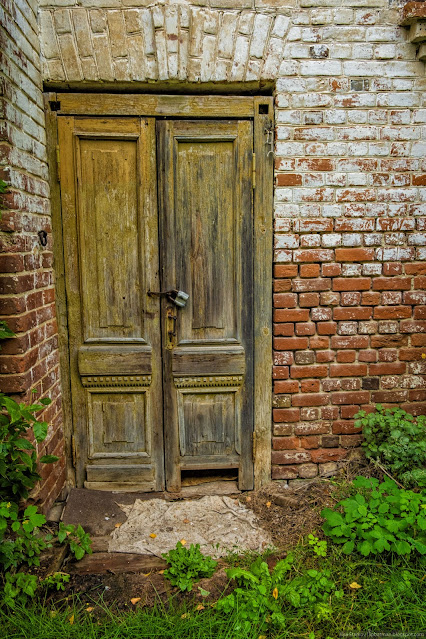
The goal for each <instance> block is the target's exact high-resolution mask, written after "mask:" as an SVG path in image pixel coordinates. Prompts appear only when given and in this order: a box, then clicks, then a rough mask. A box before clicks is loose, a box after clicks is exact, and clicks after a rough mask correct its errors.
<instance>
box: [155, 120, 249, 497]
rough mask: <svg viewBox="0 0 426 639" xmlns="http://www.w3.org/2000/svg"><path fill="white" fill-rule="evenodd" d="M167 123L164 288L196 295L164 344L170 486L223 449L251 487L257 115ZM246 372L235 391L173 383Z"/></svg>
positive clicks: (163, 141)
mask: <svg viewBox="0 0 426 639" xmlns="http://www.w3.org/2000/svg"><path fill="white" fill-rule="evenodd" d="M157 127H158V132H159V153H158V158H159V167H158V170H159V193H160V216H161V217H160V237H161V247H162V264H163V283H162V287H163V289H164V290H167V289H168V288H178V289H181V290H184V291H186V292H188V293H189V294H190V298H189V300H188V302H187V305H186V307H185V308H183V309H181V310H178V311H177V322H176V337H175V340H174V343H173V344H172V348H168V347H167V345H166V346H165V347H164V348H163V357H164V360H165V370H164V398H165V403H164V407H165V422H166V423H167V429H166V432H165V435H166V478H167V487H168V489H169V490H171V491H178V490H179V489H180V465H181V464H184V463H186V460H187V458H190V457H194V458H196V460H197V464H198V465H199V466H200V465H202V464H203V463H204V462H206V463H207V462H208V463H209V464H211V463H212V461H211V459H212V458H214V457H215V455H216V457H217V459H218V460H219V459H220V462H219V461H218V463H223V459H222V458H223V457H225V458H226V457H227V456H228V457H229V456H232V455H234V454H235V455H238V456H239V458H240V464H239V467H240V473H239V484H240V487H241V488H245V489H249V488H251V487H252V485H253V468H252V459H251V432H252V429H253V410H252V409H253V404H252V393H251V390H252V379H253V368H252V366H253V364H252V362H253V359H252V358H253V354H252V343H253V342H252V330H253V327H252V323H251V322H252V315H253V312H252V307H251V289H252V276H253V265H252V259H253V257H252V182H251V180H252V144H253V129H252V123H251V122H248V121H232V120H221V121H216V120H215V121H205V120H201V121H197V120H187V121H179V120H177V121H176V120H173V121H164V122H158V124H157ZM231 344H235V346H234V347H233V348H232V347H231V346H230V345H231ZM242 373H244V382H243V384H242V387H241V388H238V391H235V390H234V391H233V392H230V391H229V389H227V392H224V391H223V389H221V388H220V387H219V388H218V387H217V386H216V385H215V384H212V387H211V388H208V382H207V383H206V384H205V386H206V388H202V389H200V390H197V391H196V392H195V391H189V390H185V391H181V390H177V389H176V388H175V385H174V384H173V377H174V376H176V375H179V376H185V377H188V376H197V375H206V376H218V375H221V374H230V375H238V374H242ZM243 442H244V444H243ZM243 458H244V459H243ZM228 461H229V460H228ZM209 467H211V466H209ZM219 467H220V466H219Z"/></svg>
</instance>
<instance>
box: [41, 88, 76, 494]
mask: <svg viewBox="0 0 426 639" xmlns="http://www.w3.org/2000/svg"><path fill="white" fill-rule="evenodd" d="M55 100H56V94H55V93H45V94H44V106H45V117H46V148H47V154H48V156H47V160H48V165H49V187H50V208H51V215H52V236H53V256H54V265H55V297H56V319H57V322H58V336H59V365H60V371H61V393H62V415H63V425H64V437H65V455H66V457H67V460H66V461H67V464H66V477H67V480H66V483H67V486H73V485H75V481H76V477H75V468H74V466H73V464H72V434H73V411H72V397H71V371H70V360H69V334H68V309H67V296H66V285H65V259H64V237H63V227H62V218H61V191H60V186H59V177H60V176H59V167H58V154H57V149H58V122H57V115H56V113H55V112H52V111H51V110H50V108H49V102H50V101H55Z"/></svg>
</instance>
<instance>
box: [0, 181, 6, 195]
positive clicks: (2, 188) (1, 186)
mask: <svg viewBox="0 0 426 639" xmlns="http://www.w3.org/2000/svg"><path fill="white" fill-rule="evenodd" d="M6 189H7V182H5V181H4V180H0V194H2V193H6Z"/></svg>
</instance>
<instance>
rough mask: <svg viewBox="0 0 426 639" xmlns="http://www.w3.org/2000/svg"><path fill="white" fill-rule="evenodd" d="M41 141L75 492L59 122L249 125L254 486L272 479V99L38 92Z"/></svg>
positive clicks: (69, 480)
mask: <svg viewBox="0 0 426 639" xmlns="http://www.w3.org/2000/svg"><path fill="white" fill-rule="evenodd" d="M44 102H45V113H46V134H47V150H48V164H49V180H50V188H51V215H52V235H53V255H54V267H55V280H56V307H57V320H58V333H59V346H60V369H61V383H62V397H63V400H64V401H63V414H64V431H65V441H66V449H65V451H66V455H67V462H68V463H67V484H68V485H76V484H77V485H79V481H78V478H76V476H75V468H74V466H75V459H73V457H74V454H73V419H72V410H71V384H70V358H69V343H68V320H67V299H66V292H65V260H64V252H63V246H64V238H63V228H62V212H61V197H60V196H61V193H60V183H59V178H58V176H59V170H58V169H59V167H58V153H57V150H58V146H57V145H58V126H57V118H58V117H60V116H61V115H76V116H79V115H80V116H91V115H93V116H121V117H123V116H132V115H133V116H154V117H158V118H161V117H163V118H164V117H168V118H179V119H182V118H188V119H197V118H203V119H208V118H215V119H218V118H226V119H232V118H238V119H244V118H247V119H251V120H253V130H254V135H253V152H254V155H255V162H254V163H253V168H254V180H255V184H254V197H253V209H254V210H253V235H254V237H253V242H254V246H253V258H254V264H255V268H254V278H253V299H254V308H253V326H254V336H253V338H254V339H253V343H254V388H253V397H254V431H253V460H254V486H255V488H256V489H257V488H259V487H260V486H262V485H263V484H265V483H267V482H268V481H270V480H271V411H272V267H273V231H272V218H273V158H274V155H273V135H274V118H273V108H274V107H273V98H272V97H269V96H227V95H201V96H200V95H152V94H151V95H143V94H128V95H123V94H107V93H60V92H58V93H45V94H44Z"/></svg>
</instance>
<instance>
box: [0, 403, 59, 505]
mask: <svg viewBox="0 0 426 639" xmlns="http://www.w3.org/2000/svg"><path fill="white" fill-rule="evenodd" d="M50 403H51V400H50V399H48V398H45V399H40V401H39V402H38V403H37V404H31V405H29V406H27V405H26V404H18V403H17V402H15V401H14V400H13V399H12V398H11V397H7V396H6V395H3V394H0V499H1V500H4V501H9V500H11V499H12V500H16V499H18V500H19V499H26V498H27V497H28V495H29V491H30V490H31V489H32V488H34V486H35V485H36V483H37V482H38V481H39V480H40V479H41V477H40V475H39V474H38V472H37V463H38V462H41V463H42V464H51V463H52V462H55V461H57V459H58V458H57V457H55V456H54V455H45V456H43V457H41V458H40V459H37V452H36V447H35V446H34V444H33V443H32V442H30V441H29V440H28V439H27V434H28V431H29V430H30V429H31V428H32V431H33V434H34V439H35V440H36V442H37V443H41V442H42V441H44V440H45V439H46V437H47V423H46V422H42V421H39V420H38V419H37V418H36V417H35V416H34V413H36V412H37V411H39V410H42V409H43V408H45V407H46V406H48V405H49V404H50Z"/></svg>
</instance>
